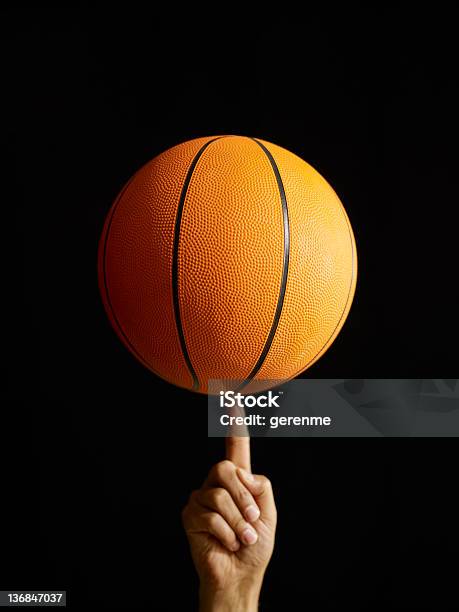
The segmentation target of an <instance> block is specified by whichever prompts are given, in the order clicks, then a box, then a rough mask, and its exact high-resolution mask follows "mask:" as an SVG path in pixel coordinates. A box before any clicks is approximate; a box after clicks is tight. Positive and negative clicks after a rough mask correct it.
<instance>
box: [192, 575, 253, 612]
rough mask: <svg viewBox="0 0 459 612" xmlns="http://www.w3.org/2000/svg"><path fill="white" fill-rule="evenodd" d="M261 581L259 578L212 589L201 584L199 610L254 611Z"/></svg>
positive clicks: (210, 611)
mask: <svg viewBox="0 0 459 612" xmlns="http://www.w3.org/2000/svg"><path fill="white" fill-rule="evenodd" d="M261 583H262V581H261V580H256V581H251V582H250V583H249V584H239V585H237V586H231V587H228V588H225V589H213V588H209V587H206V586H205V585H201V588H200V590H199V612H256V611H257V610H258V600H259V597H260V590H261Z"/></svg>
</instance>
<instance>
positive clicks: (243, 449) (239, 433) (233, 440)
mask: <svg viewBox="0 0 459 612" xmlns="http://www.w3.org/2000/svg"><path fill="white" fill-rule="evenodd" d="M231 416H245V414H244V410H243V409H242V410H241V409H240V408H237V409H233V410H232V411H231ZM226 458H227V459H229V461H232V462H233V463H234V465H236V467H239V468H242V469H243V470H247V472H251V471H252V468H251V465H250V436H249V430H248V429H247V426H246V425H230V426H229V428H228V435H227V437H226Z"/></svg>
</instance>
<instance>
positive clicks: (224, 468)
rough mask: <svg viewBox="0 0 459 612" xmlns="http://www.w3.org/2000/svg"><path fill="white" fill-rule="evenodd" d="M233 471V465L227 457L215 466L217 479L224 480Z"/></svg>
mask: <svg viewBox="0 0 459 612" xmlns="http://www.w3.org/2000/svg"><path fill="white" fill-rule="evenodd" d="M233 471H234V465H233V464H232V463H231V461H229V460H228V459H224V460H223V461H220V463H217V465H216V466H215V473H216V475H217V477H218V478H219V479H222V480H224V479H225V478H227V477H228V476H229V474H231V473H232V472H233Z"/></svg>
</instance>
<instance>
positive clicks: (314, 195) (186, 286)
mask: <svg viewBox="0 0 459 612" xmlns="http://www.w3.org/2000/svg"><path fill="white" fill-rule="evenodd" d="M98 276H99V287H100V291H101V295H102V300H103V303H104V306H105V309H106V312H107V314H108V317H109V319H110V322H111V324H112V326H113V328H114V329H115V331H116V333H117V334H118V336H119V338H120V339H121V340H122V342H123V343H124V344H125V345H126V347H127V348H128V349H129V350H130V351H131V352H132V353H133V355H135V357H136V358H137V359H138V360H139V361H140V362H141V363H142V364H143V365H144V366H146V367H147V368H149V369H150V370H151V371H152V372H154V373H155V374H157V375H158V376H160V377H162V378H163V379H165V380H167V381H169V382H171V383H173V384H175V385H178V386H180V387H185V388H186V389H191V390H194V391H197V392H201V393H207V392H208V381H209V380H210V379H222V380H242V381H246V384H247V385H250V384H256V381H276V383H278V382H279V381H286V380H289V379H291V378H294V377H295V376H297V375H299V374H300V373H301V372H303V371H304V370H306V369H307V368H308V367H310V366H311V365H312V364H313V363H314V362H315V361H317V359H319V358H320V357H321V356H322V355H323V354H324V353H325V351H326V350H327V349H328V348H329V347H330V345H331V344H332V342H333V341H334V339H335V338H336V336H337V335H338V333H339V331H340V330H341V328H342V326H343V324H344V322H345V320H346V317H347V315H348V313H349V309H350V307H351V303H352V299H353V295H354V291H355V285H356V278H357V256H356V248H355V241H354V236H353V232H352V228H351V225H350V222H349V219H348V217H347V214H346V212H345V210H344V207H343V205H342V204H341V202H340V200H339V198H338V196H337V195H336V193H335V192H334V190H333V189H332V188H331V187H330V185H329V184H328V183H327V181H326V180H325V179H324V178H323V177H322V176H321V175H320V174H319V173H318V172H317V171H316V170H314V168H312V167H311V166H310V165H309V164H308V163H306V162H305V161H303V160H302V159H300V158H299V157H297V156H296V155H294V154H293V153H291V152H289V151H287V150H286V149H283V148H281V147H279V146H277V145H274V144H271V143H269V142H266V141H264V140H260V139H258V138H249V137H243V136H215V137H207V138H197V139H195V140H191V141H188V142H185V143H182V144H179V145H177V146H174V147H172V148H171V149H168V150H167V151H165V152H164V153H162V154H160V155H158V156H157V157H155V158H154V159H153V160H151V161H150V162H148V163H147V164H146V165H145V166H143V167H142V168H141V169H140V170H139V171H138V172H137V173H136V174H135V175H134V176H133V177H132V178H131V179H130V180H129V181H128V183H127V184H126V185H125V187H124V188H123V189H122V191H121V193H120V194H119V196H118V197H117V199H116V200H115V202H114V204H113V206H112V207H111V210H110V211H109V214H108V216H107V219H106V221H105V225H104V229H103V232H102V236H101V239H100V244H99V255H98ZM273 384H274V382H273ZM266 386H269V385H266V384H265V388H266Z"/></svg>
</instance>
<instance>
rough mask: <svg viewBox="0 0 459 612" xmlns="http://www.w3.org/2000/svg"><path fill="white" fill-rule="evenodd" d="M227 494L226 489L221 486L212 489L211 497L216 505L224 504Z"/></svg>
mask: <svg viewBox="0 0 459 612" xmlns="http://www.w3.org/2000/svg"><path fill="white" fill-rule="evenodd" d="M228 496H229V493H228V491H227V490H226V489H223V488H222V487H218V488H217V489H213V490H212V498H213V501H214V502H215V504H216V505H217V506H220V505H224V504H225V503H226V502H227V501H228Z"/></svg>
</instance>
